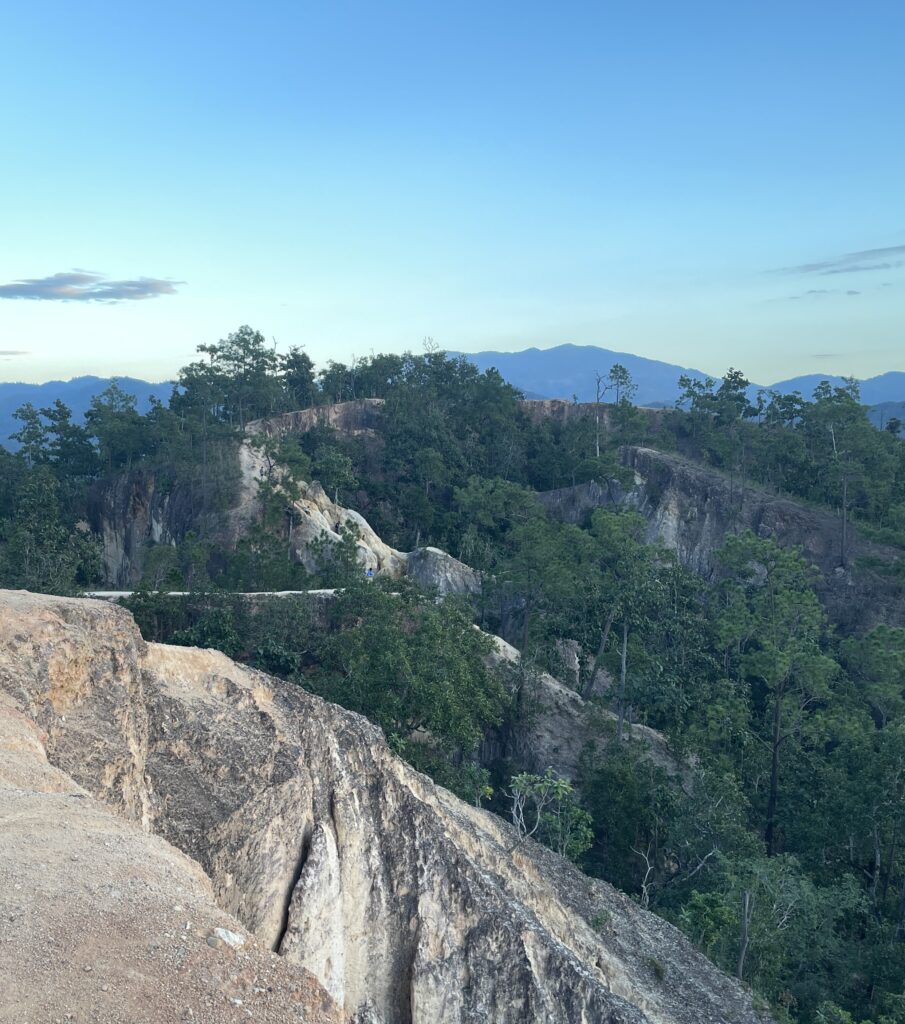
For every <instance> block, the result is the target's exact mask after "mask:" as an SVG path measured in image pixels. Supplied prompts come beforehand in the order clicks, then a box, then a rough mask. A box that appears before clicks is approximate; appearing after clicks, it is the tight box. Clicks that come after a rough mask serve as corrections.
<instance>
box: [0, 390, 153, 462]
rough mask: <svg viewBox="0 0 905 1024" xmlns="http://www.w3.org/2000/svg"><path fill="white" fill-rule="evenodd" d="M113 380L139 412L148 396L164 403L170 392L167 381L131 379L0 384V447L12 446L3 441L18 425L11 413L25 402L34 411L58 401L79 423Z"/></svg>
mask: <svg viewBox="0 0 905 1024" xmlns="http://www.w3.org/2000/svg"><path fill="white" fill-rule="evenodd" d="M114 379H115V380H116V382H117V384H119V386H120V387H121V388H122V389H123V391H125V392H127V393H128V394H130V395H135V398H136V399H137V408H138V411H139V412H147V411H148V409H149V408H150V404H151V396H152V395H155V396H156V397H157V398H159V399H160V400H161V401H162V402H164V403H166V402H167V400H168V399H169V397H170V392H171V391H172V389H173V385H172V384H171V383H169V382H167V381H163V382H162V383H160V384H151V383H149V382H148V381H146V380H137V379H136V378H134V377H116V378H113V377H73V378H72V380H49V381H47V382H46V383H45V384H21V383H0V444H2V445H5V446H6V447H10V448H12V447H15V446H14V445H12V444H9V443H8V440H7V439H8V438H9V435H10V434H14V433H15V432H16V431H17V430H18V429H19V427H20V426H21V425H22V424H21V423H20V422H19V421H18V420H17V419H14V417H13V413H14V412H15V411H16V409H18V408H19V406H21V405H25V403H26V402H31V404H32V405H33V406H34V407H35V408H36V409H44V408H46V407H47V406H50V405H53V403H54V402H55V401H56V399H58V398H59V399H60V401H61V402H62V403H63V404H64V405H67V406H69V408H70V409H71V410H72V413H73V417H74V418H75V419H76V420H77V421H80V420H81V418H82V417H83V416H84V415H85V413H86V412H87V411H88V407H89V406H90V405H91V399H92V398H93V397H94V396H95V395H99V394H100V393H101V392H102V391H103V390H104V389H105V388H107V387H109V386H110V384H111V383H112V382H113V380H114Z"/></svg>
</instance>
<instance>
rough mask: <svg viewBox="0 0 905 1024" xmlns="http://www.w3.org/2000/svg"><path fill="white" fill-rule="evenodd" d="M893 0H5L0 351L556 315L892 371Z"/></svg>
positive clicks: (143, 372)
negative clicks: (30, 1) (241, 329)
mask: <svg viewBox="0 0 905 1024" xmlns="http://www.w3.org/2000/svg"><path fill="white" fill-rule="evenodd" d="M902 52H905V5H903V4H901V2H899V0H895V2H893V0H868V2H866V3H865V4H862V5H860V6H858V7H854V6H852V5H848V4H842V3H836V2H826V0H823V2H820V3H816V2H810V0H802V2H795V3H792V4H789V3H788V2H787V0H786V2H782V3H780V2H771V0H767V2H765V3H762V4H759V5H726V4H724V3H716V2H713V3H711V2H706V3H702V2H692V3H690V4H686V5H675V4H673V3H667V2H665V0H655V2H651V3H648V4H646V5H637V4H635V5H628V4H622V3H607V2H604V3H588V2H580V3H579V2H571V3H569V2H567V3H564V4H560V5H555V6H554V5H549V4H539V3H534V2H523V3H519V4H515V3H510V2H500V3H498V4H493V5H488V4H486V3H476V2H474V0H463V2H460V3H457V4H455V5H426V4H420V3H414V2H392V0H391V2H387V3H384V4H381V5H375V4H365V3H359V2H348V0H335V2H333V3H331V4H329V5H327V4H313V3H308V2H304V0H302V2H294V3H289V2H283V0H280V2H276V0H263V2H260V3H257V4H255V5H250V4H243V3H223V2H219V3H217V4H214V3H212V2H207V0H201V2H198V3H195V4H191V5H183V4H176V3H173V2H172V0H163V2H161V3H159V4H157V5H155V6H154V7H153V9H151V8H141V7H135V6H134V5H133V6H131V7H130V6H122V7H117V8H116V9H115V10H114V9H113V8H111V7H110V5H109V4H106V3H101V2H100V0H85V2H83V3H80V4H78V5H73V4H70V3H68V2H67V3H63V2H61V0H49V2H48V3H46V4H44V5H42V6H41V7H40V8H34V7H32V8H30V9H29V8H28V7H27V6H26V5H16V6H15V7H13V8H12V9H11V10H10V11H7V12H5V14H4V30H3V35H2V38H0V85H2V88H3V95H4V97H5V109H4V132H3V136H2V141H0V147H2V148H3V153H2V157H3V159H2V160H0V189H2V191H0V196H2V199H0V202H2V209H0V213H2V216H0V379H3V380H24V381H42V380H47V379H51V378H68V377H71V376H75V375H80V374H84V373H96V374H98V375H101V376H107V375H111V374H117V375H123V376H126V375H129V376H134V377H141V378H145V379H148V380H162V379H167V378H172V377H173V376H174V375H175V373H176V372H177V370H178V368H179V367H180V366H182V365H184V364H185V363H186V362H188V361H190V360H191V359H193V358H195V347H196V346H197V345H198V344H201V343H210V342H212V341H216V340H217V339H218V338H221V337H223V336H225V335H226V334H227V333H229V332H230V331H232V330H235V329H236V328H237V327H238V326H240V325H241V324H245V323H248V324H251V325H252V326H253V327H255V328H257V329H259V330H261V331H262V332H263V333H264V334H265V335H266V336H267V337H268V338H275V339H276V341H277V344H278V347H279V348H280V349H282V350H285V349H287V348H288V347H289V346H290V345H303V346H304V347H305V348H306V350H307V351H308V352H309V353H310V355H311V356H312V358H313V359H314V360H315V361H316V362H318V363H324V362H325V361H326V360H327V359H329V358H334V359H340V360H348V359H350V358H351V357H352V356H353V355H357V356H361V355H366V354H368V353H370V352H372V351H397V352H401V351H404V350H406V349H411V350H415V351H417V350H418V349H419V348H420V346H421V341H422V339H423V338H424V337H425V336H432V337H433V338H434V340H435V341H436V342H437V343H438V344H439V345H440V346H442V347H443V348H446V349H452V350H460V351H472V352H473V351H480V350H487V349H494V350H520V349H524V348H529V347H532V346H537V347H540V348H549V347H552V346H554V345H558V344H562V343H566V342H571V343H574V344H583V345H586V344H592V345H599V346H601V347H604V348H608V349H614V350H621V351H628V352H632V353H635V354H637V355H642V356H647V357H649V358H654V359H662V360H665V361H668V362H672V363H677V364H680V365H684V366H694V367H696V368H698V369H701V370H703V371H705V372H708V373H711V374H714V375H718V374H719V373H721V372H722V371H723V370H724V369H725V368H726V367H727V366H729V365H734V366H738V367H740V368H741V369H742V370H743V371H744V372H745V373H746V374H747V375H748V376H749V378H751V379H752V380H756V381H758V382H759V383H772V382H773V381H776V380H779V379H782V378H787V377H791V376H796V375H799V374H806V373H826V374H840V373H845V374H849V373H850V374H853V375H855V376H858V377H861V378H865V377H870V376H874V375H876V374H878V373H882V372H884V371H888V370H905V189H903V187H902V182H903V181H905V130H903V128H905V125H903V105H902V97H903V87H902V83H901V54H902Z"/></svg>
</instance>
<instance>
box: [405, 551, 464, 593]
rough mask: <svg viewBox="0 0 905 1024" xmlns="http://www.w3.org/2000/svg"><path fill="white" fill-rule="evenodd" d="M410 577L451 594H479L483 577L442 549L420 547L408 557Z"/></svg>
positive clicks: (407, 569) (407, 571)
mask: <svg viewBox="0 0 905 1024" xmlns="http://www.w3.org/2000/svg"><path fill="white" fill-rule="evenodd" d="M406 574H407V575H408V576H410V577H411V578H412V579H413V580H414V581H415V582H416V583H419V584H420V585H421V586H422V587H428V588H430V589H434V590H436V591H437V592H438V593H439V594H440V595H441V596H444V597H445V596H446V595H447V594H479V593H480V592H481V577H480V575H479V574H478V573H477V572H475V570H474V569H472V568H471V566H470V565H466V564H465V563H464V562H460V561H459V559H458V558H453V556H452V555H449V554H447V553H446V552H445V551H441V550H440V549H439V548H416V549H415V550H414V551H411V552H409V554H408V555H407V556H406Z"/></svg>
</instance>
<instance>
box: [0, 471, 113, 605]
mask: <svg viewBox="0 0 905 1024" xmlns="http://www.w3.org/2000/svg"><path fill="white" fill-rule="evenodd" d="M13 509H14V511H13V512H12V514H11V515H9V516H7V517H6V518H3V519H0V586H3V587H9V588H12V589H24V590H33V591H37V592H43V593H51V594H74V593H78V592H79V591H80V590H84V589H85V588H86V587H88V586H89V585H91V584H92V583H93V582H95V581H96V580H97V579H98V578H99V576H100V568H101V566H100V550H99V546H98V544H97V542H96V540H95V539H94V538H93V537H92V536H91V535H90V532H89V531H88V529H87V526H86V525H85V524H83V523H81V524H73V525H69V524H68V523H67V522H66V519H65V517H64V513H63V510H62V509H61V507H60V485H59V483H58V481H57V479H56V477H55V476H54V475H53V473H52V472H51V471H50V469H49V468H47V467H46V466H39V467H37V468H36V469H34V470H32V471H31V472H30V473H27V474H24V475H23V476H22V477H21V478H20V480H19V483H18V486H17V488H16V490H15V495H14V499H13Z"/></svg>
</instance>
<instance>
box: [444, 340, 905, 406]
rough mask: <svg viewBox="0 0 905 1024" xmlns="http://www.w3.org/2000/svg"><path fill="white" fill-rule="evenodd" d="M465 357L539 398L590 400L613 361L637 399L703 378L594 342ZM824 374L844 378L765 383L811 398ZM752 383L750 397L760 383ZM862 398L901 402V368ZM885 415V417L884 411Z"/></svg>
mask: <svg viewBox="0 0 905 1024" xmlns="http://www.w3.org/2000/svg"><path fill="white" fill-rule="evenodd" d="M462 354H463V355H464V356H465V358H466V359H468V360H469V361H470V362H472V363H474V364H475V366H477V367H478V369H480V370H487V369H489V368H490V367H491V366H495V367H496V368H497V370H499V371H500V373H501V374H502V375H503V377H504V378H505V379H506V380H507V381H509V383H510V384H514V385H515V386H516V387H517V388H520V389H521V390H522V391H524V392H526V393H530V394H531V395H532V396H535V397H538V398H566V399H571V398H572V397H573V396H575V397H577V398H578V400H579V402H593V401H594V392H595V374H597V373H602V374H606V373H607V372H609V369H610V367H611V366H612V365H613V363H621V364H622V365H623V366H624V367H625V368H626V369H627V370H628V371H629V373H630V374H631V375H632V379H633V380H634V382H635V384H636V385H637V387H638V390H637V392H636V394H635V401H636V402H637V403H638V404H639V405H672V404H673V403H674V402H675V400H676V399H677V398H678V397H679V387H678V381H679V377H680V376H682V375H683V374H687V375H688V376H690V377H697V378H699V379H701V380H703V379H704V378H705V377H706V376H707V374H706V373H704V372H703V371H701V370H695V369H693V368H690V367H685V366H679V365H677V364H674V363H664V362H661V361H660V360H659V359H645V358H644V357H643V356H635V355H632V354H631V353H629V352H613V351H611V350H610V349H606V348H597V347H595V346H593V345H557V346H556V348H546V349H538V348H529V349H525V350H524V351H522V352H474V353H471V352H466V353H462ZM822 380H828V381H829V382H830V383H831V384H833V385H840V384H842V383H843V379H842V377H837V376H832V375H830V374H818V373H812V374H808V375H806V376H803V377H792V378H791V379H790V380H781V381H778V382H777V383H775V384H770V385H766V386H768V387H770V388H772V389H773V390H775V391H779V392H781V393H784V394H788V393H791V392H793V391H800V392H801V393H802V395H804V396H805V397H806V398H810V397H811V394H812V392H813V390H814V388H815V387H817V385H818V384H819V383H820V382H821V381H822ZM763 386H764V385H761V384H752V385H751V394H752V397H753V395H755V394H756V393H757V391H758V390H759V389H760V388H761V387H763ZM861 401H862V402H863V403H864V404H865V405H877V404H879V403H881V402H905V373H902V372H891V373H884V374H881V375H880V376H878V377H871V378H870V379H868V380H864V381H862V382H861ZM887 418H888V417H887Z"/></svg>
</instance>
